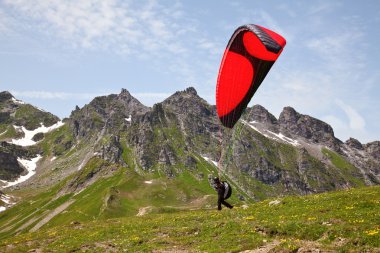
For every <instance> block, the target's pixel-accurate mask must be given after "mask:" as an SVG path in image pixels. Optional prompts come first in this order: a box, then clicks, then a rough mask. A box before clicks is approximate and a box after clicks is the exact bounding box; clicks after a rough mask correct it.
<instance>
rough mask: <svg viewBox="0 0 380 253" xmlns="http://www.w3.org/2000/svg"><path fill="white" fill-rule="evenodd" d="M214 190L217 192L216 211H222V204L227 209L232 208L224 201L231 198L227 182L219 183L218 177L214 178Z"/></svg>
mask: <svg viewBox="0 0 380 253" xmlns="http://www.w3.org/2000/svg"><path fill="white" fill-rule="evenodd" d="M213 183H214V189H215V190H216V191H217V192H218V210H222V204H223V205H225V206H226V207H228V208H230V209H231V208H233V206H232V205H230V204H229V203H228V202H226V199H228V198H229V197H230V196H231V193H232V190H231V186H230V185H229V184H228V183H227V182H224V181H223V182H221V181H220V179H219V178H218V177H215V178H214V182H213Z"/></svg>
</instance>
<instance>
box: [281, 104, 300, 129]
mask: <svg viewBox="0 0 380 253" xmlns="http://www.w3.org/2000/svg"><path fill="white" fill-rule="evenodd" d="M299 118H300V114H299V113H298V112H296V110H294V108H293V107H290V106H287V107H284V109H283V110H282V112H281V114H280V117H279V118H278V121H279V122H281V123H283V124H284V123H285V124H287V125H288V124H297V121H298V119H299Z"/></svg>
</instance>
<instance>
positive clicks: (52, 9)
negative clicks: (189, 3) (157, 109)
mask: <svg viewBox="0 0 380 253" xmlns="http://www.w3.org/2000/svg"><path fill="white" fill-rule="evenodd" d="M5 3H6V5H8V6H9V7H11V8H12V10H14V11H15V12H16V13H17V14H19V15H21V16H23V17H24V18H25V19H27V20H29V21H30V22H31V23H32V24H34V25H33V26H32V29H36V31H35V32H40V33H44V34H45V35H46V36H51V38H52V39H55V38H60V39H63V40H65V41H66V42H67V43H69V44H71V45H72V46H73V47H80V48H85V49H104V50H112V51H115V52H119V53H136V54H137V53H139V52H140V51H141V50H143V51H144V50H146V51H148V52H150V53H151V52H152V51H153V52H155V53H159V52H160V51H162V50H168V49H170V47H171V45H172V44H173V43H175V42H176V39H177V38H176V32H177V29H173V28H174V27H176V26H183V24H181V25H178V18H179V17H180V15H181V12H180V10H179V8H180V7H179V5H174V6H172V7H169V8H168V9H166V8H164V7H163V6H161V5H159V4H158V2H157V1H153V0H150V1H144V2H142V3H133V2H130V1H128V2H126V1H116V0H102V1H101V0H94V1H74V0H71V1H44V0H39V1H32V2H31V1H27V0H16V1H13V0H6V1H5ZM163 13H165V15H162V14H163ZM146 41H147V42H148V43H146ZM177 47H178V45H177Z"/></svg>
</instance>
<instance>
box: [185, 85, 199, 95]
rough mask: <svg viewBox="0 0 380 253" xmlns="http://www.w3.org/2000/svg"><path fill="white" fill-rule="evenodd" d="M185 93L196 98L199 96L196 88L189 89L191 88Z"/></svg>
mask: <svg viewBox="0 0 380 253" xmlns="http://www.w3.org/2000/svg"><path fill="white" fill-rule="evenodd" d="M185 92H186V93H188V94H191V95H194V96H197V95H198V93H197V91H196V90H195V88H194V87H189V88H187V89H186V90H185Z"/></svg>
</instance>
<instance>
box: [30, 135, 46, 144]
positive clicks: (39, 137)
mask: <svg viewBox="0 0 380 253" xmlns="http://www.w3.org/2000/svg"><path fill="white" fill-rule="evenodd" d="M43 138H44V134H43V133H37V134H35V135H34V136H33V138H32V140H33V141H36V142H37V141H40V140H42V139H43Z"/></svg>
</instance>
